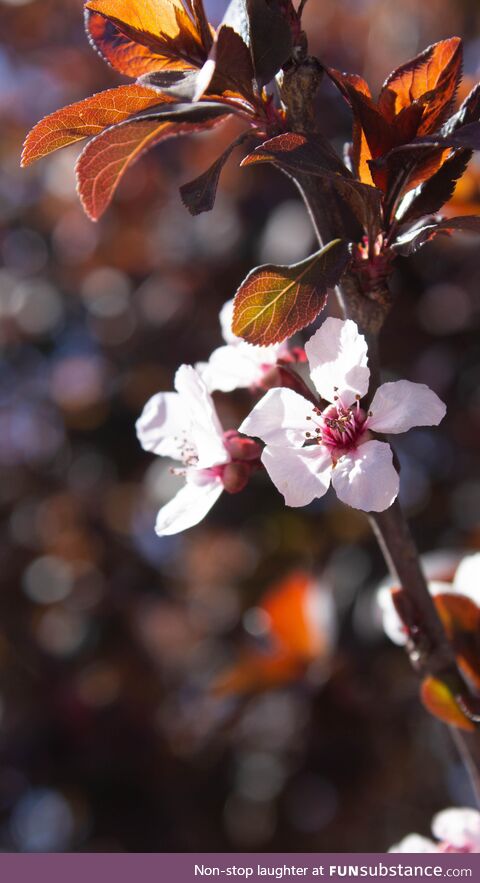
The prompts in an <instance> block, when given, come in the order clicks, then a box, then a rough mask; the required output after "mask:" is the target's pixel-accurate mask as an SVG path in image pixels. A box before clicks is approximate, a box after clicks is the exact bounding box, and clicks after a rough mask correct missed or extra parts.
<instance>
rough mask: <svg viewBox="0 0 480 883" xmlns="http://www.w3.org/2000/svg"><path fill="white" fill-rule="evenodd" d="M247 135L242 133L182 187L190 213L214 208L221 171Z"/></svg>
mask: <svg viewBox="0 0 480 883" xmlns="http://www.w3.org/2000/svg"><path fill="white" fill-rule="evenodd" d="M247 137H248V133H243V134H242V135H240V136H239V137H238V138H236V139H235V141H232V143H231V144H229V145H228V147H227V149H226V150H224V151H223V153H222V154H221V156H219V157H218V159H217V160H215V162H214V163H212V165H211V166H210V168H208V169H207V170H206V172H204V173H203V174H202V175H199V177H198V178H195V179H194V180H193V181H189V182H188V184H183V185H182V187H180V195H181V197H182V202H183V204H184V205H185V207H186V208H188V210H189V212H190V214H192V215H199V214H201V213H202V212H209V211H210V210H211V209H212V208H213V206H214V205H215V197H216V194H217V186H218V180H219V178H220V174H221V171H222V169H223V167H224V165H225V163H226V162H227V160H228V158H229V156H230V154H231V153H232V151H233V150H234V149H235V147H238V146H239V145H240V144H241V143H242V141H244V140H245V138H247Z"/></svg>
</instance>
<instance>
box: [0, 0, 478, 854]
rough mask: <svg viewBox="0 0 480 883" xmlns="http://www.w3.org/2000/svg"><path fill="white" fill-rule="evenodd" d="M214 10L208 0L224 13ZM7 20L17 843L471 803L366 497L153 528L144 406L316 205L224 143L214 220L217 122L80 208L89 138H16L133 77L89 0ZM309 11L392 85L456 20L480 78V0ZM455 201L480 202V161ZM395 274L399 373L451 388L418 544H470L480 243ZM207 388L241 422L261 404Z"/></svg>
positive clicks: (249, 840) (421, 465)
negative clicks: (381, 587) (184, 201)
mask: <svg viewBox="0 0 480 883" xmlns="http://www.w3.org/2000/svg"><path fill="white" fill-rule="evenodd" d="M225 5H226V4H225V3H224V2H223V0H207V8H208V12H209V18H210V20H211V21H212V22H218V20H219V19H220V18H221V16H222V14H223V11H224V8H225ZM0 16H1V28H0V34H1V38H0V113H1V116H2V140H1V146H0V151H1V169H0V253H1V262H2V267H1V269H0V345H1V350H2V353H1V362H0V506H1V516H2V521H1V545H0V580H1V582H2V587H1V593H0V849H2V850H6V851H42V850H46V851H64V850H67V851H68V850H74V851H79V850H87V851H112V852H114V851H131V852H136V851H139V852H142V851H143V852H149V851H151V852H163V851H167V852H174V851H190V852H194V851H230V850H262V851H275V850H282V851H292V852H295V851H308V850H311V851H317V850H318V851H329V850H330V851H345V852H348V851H355V850H357V851H369V850H380V851H382V850H386V849H387V848H388V846H389V845H390V844H392V843H393V842H395V841H396V840H398V839H400V838H401V837H402V836H404V835H405V834H407V833H409V832H410V831H412V830H415V831H419V832H421V833H423V834H427V833H428V830H429V820H430V817H431V815H432V813H433V812H435V811H437V810H439V809H442V808H444V807H445V806H448V805H452V804H470V803H471V802H472V798H471V794H470V790H469V786H468V782H467V781H466V779H465V776H464V773H463V771H462V767H461V765H460V764H459V761H458V758H457V756H456V754H455V751H454V750H453V747H452V746H451V745H450V742H449V737H448V733H447V732H446V730H444V729H443V728H442V726H441V724H439V723H437V722H436V721H434V720H433V719H432V718H429V717H428V716H427V714H426V713H425V712H424V711H423V710H422V709H421V707H420V706H419V703H418V700H417V692H416V691H417V684H416V681H415V678H414V676H413V674H412V672H411V670H410V667H409V664H408V661H407V660H406V658H405V656H404V654H403V652H402V651H401V650H400V649H398V648H397V647H394V646H393V645H390V644H389V643H388V641H387V639H386V638H385V637H384V635H383V632H382V628H381V623H380V619H379V614H378V611H377V609H376V605H375V602H374V592H375V586H376V585H377V583H378V581H379V580H380V579H381V578H382V577H383V576H384V573H385V569H384V565H383V562H382V560H381V557H380V554H379V552H378V550H377V548H376V546H375V543H374V542H373V540H372V538H371V536H370V533H369V528H368V525H367V522H366V519H365V518H364V517H363V516H362V514H361V513H357V512H355V511H353V510H351V509H347V508H344V507H342V506H341V505H339V504H338V503H337V500H336V497H335V496H333V495H332V496H331V495H330V494H329V495H328V496H327V497H326V499H324V500H322V501H320V502H318V503H317V504H313V505H312V506H310V507H308V508H306V509H304V510H293V509H286V508H284V506H283V504H282V501H281V498H280V496H279V494H278V493H277V492H276V490H275V489H274V488H273V486H272V485H271V484H269V483H267V481H266V479H265V478H264V477H263V476H262V475H260V474H259V475H257V476H256V477H255V479H254V481H253V482H251V484H250V485H249V487H248V489H247V490H245V491H244V492H243V493H242V494H239V495H237V496H234V497H228V496H227V495H226V494H225V495H223V497H222V499H221V501H220V503H219V504H218V505H217V506H216V507H215V508H214V510H213V511H212V513H211V515H210V516H209V518H208V519H207V521H205V522H204V523H203V524H202V525H201V526H199V527H198V528H195V529H193V530H191V531H188V532H186V533H185V534H182V535H180V536H176V537H169V538H163V539H159V538H158V537H156V536H155V534H154V531H153V526H154V520H155V514H156V511H157V509H158V508H159V505H160V504H161V503H163V502H164V501H166V500H167V499H169V498H170V496H171V495H172V493H173V490H174V487H176V484H175V480H174V479H173V478H172V477H171V475H170V474H169V471H168V467H169V464H168V463H166V462H164V461H163V460H161V459H158V458H153V457H151V456H150V455H148V454H146V453H144V452H143V451H142V450H141V448H140V446H139V444H138V442H137V440H136V436H135V431H134V422H135V419H136V418H137V416H138V415H139V413H140V412H141V410H142V407H143V405H144V403H145V402H146V400H147V399H148V397H149V396H150V395H152V394H153V393H154V392H156V391H158V390H162V389H163V390H164V389H170V388H171V384H172V378H173V374H174V372H175V369H176V367H177V366H178V365H179V364H180V363H181V362H188V363H191V362H195V361H196V360H199V359H205V358H206V357H208V355H209V353H210V352H211V350H212V349H213V348H214V347H215V346H218V345H219V344H220V343H221V337H220V329H219V325H218V311H219V309H220V307H221V306H222V304H223V303H224V301H225V300H227V299H229V298H230V297H231V296H232V294H233V292H234V291H235V288H236V287H237V285H238V284H239V282H240V281H241V280H242V279H243V277H244V275H245V274H246V273H247V271H248V270H250V269H251V267H252V266H254V265H255V264H258V263H262V262H266V261H279V260H280V261H282V262H288V261H294V260H300V259H301V258H303V257H304V256H306V255H307V254H308V253H309V251H310V250H311V249H312V247H313V246H314V239H313V235H312V230H311V228H310V224H309V222H308V219H307V217H306V214H305V211H304V209H303V206H302V204H301V203H300V202H299V200H298V197H297V195H296V193H295V191H294V189H293V187H292V185H291V184H290V182H289V181H288V180H287V179H286V178H283V177H282V176H281V175H280V173H278V172H276V171H275V170H274V169H270V168H267V167H261V168H260V169H249V170H241V169H239V168H238V163H237V162H235V159H234V160H233V161H231V162H230V163H229V165H228V166H227V168H226V170H225V172H224V174H223V176H222V181H221V185H220V188H219V196H218V200H217V205H216V207H215V209H214V211H213V212H212V213H211V214H208V215H202V216H200V217H198V218H196V219H193V218H191V217H190V216H189V214H188V213H187V212H186V210H184V208H183V207H182V205H181V202H180V199H179V196H178V186H179V185H180V184H181V183H184V182H185V181H187V180H190V179H191V178H193V177H194V176H195V175H196V174H199V173H200V172H201V171H203V170H204V169H205V168H206V167H207V166H208V165H209V163H210V162H211V161H212V160H213V159H214V158H215V156H217V155H218V154H219V153H220V151H221V149H222V147H223V146H226V144H227V143H228V140H229V136H230V135H231V132H228V131H226V130H225V131H222V130H219V131H217V132H215V133H213V134H210V135H208V134H207V135H202V136H199V137H196V138H195V139H190V140H187V139H184V140H179V141H176V142H169V143H166V144H165V145H163V146H162V147H160V148H158V149H156V150H155V151H153V152H151V153H149V154H148V155H147V156H145V157H144V158H143V159H142V160H141V161H140V162H139V163H138V164H137V165H136V166H135V168H134V170H133V171H131V172H130V173H129V174H128V175H127V177H126V178H125V180H124V182H123V184H122V186H121V188H120V190H119V192H118V195H117V197H116V198H115V201H114V204H113V205H112V207H111V208H110V209H109V211H108V212H107V214H106V216H105V217H104V218H103V219H102V220H101V222H100V223H98V224H93V223H91V222H90V221H89V220H88V219H87V218H86V217H85V215H84V214H83V213H82V210H81V208H80V205H79V202H78V199H77V197H76V194H75V184H74V163H75V159H76V156H77V154H78V152H79V148H77V147H75V148H73V149H67V150H64V151H60V152H58V153H57V154H55V155H53V156H52V157H51V158H49V159H47V160H44V161H42V162H41V163H39V164H37V165H35V166H33V167H32V168H29V169H27V170H24V171H21V170H20V168H19V156H20V150H21V143H22V140H23V138H24V136H25V133H26V132H27V130H28V129H29V128H30V127H31V126H32V125H33V124H34V123H35V122H36V121H37V120H39V119H40V118H41V117H42V116H43V115H45V114H47V113H49V112H51V111H53V110H55V109H56V108H58V107H59V106H61V105H64V104H68V103H70V102H72V101H76V100H78V99H80V98H83V97H86V96H87V95H90V94H91V93H93V92H97V91H99V90H101V89H103V88H106V87H109V86H114V85H117V84H119V83H120V82H123V81H122V80H121V78H120V77H119V76H117V75H115V73H114V72H113V71H111V70H109V69H108V68H107V66H106V65H105V64H104V63H103V62H102V61H101V60H100V59H99V58H98V57H97V56H96V55H95V53H94V52H93V51H92V50H91V48H90V47H89V45H88V42H87V40H86V37H85V35H84V31H83V24H82V3H81V0H0ZM305 25H306V28H307V31H308V34H309V37H310V44H311V49H312V51H314V52H316V53H318V54H320V56H321V57H322V59H324V60H325V61H327V62H328V63H329V64H333V65H334V66H336V67H339V68H343V69H346V70H349V71H356V72H358V73H361V74H363V75H364V76H366V77H367V79H368V80H369V81H370V83H371V85H372V86H373V87H375V88H376V87H378V86H379V85H380V84H381V82H382V80H383V79H384V77H385V76H386V75H387V74H388V73H389V71H390V70H391V69H392V67H394V66H395V65H397V64H399V63H401V62H403V61H405V60H406V59H408V58H410V57H412V56H413V55H415V54H416V53H417V52H418V51H420V50H421V49H423V48H424V47H425V46H426V45H427V44H429V43H431V42H433V41H435V40H438V39H440V38H443V37H447V36H451V35H453V34H459V35H461V36H463V37H464V38H465V42H466V45H465V74H466V83H467V85H468V86H471V85H472V84H474V83H475V82H476V81H477V79H479V78H480V9H479V6H478V2H477V0H430V2H429V3H423V4H420V3H418V0H403V2H402V3H398V2H395V0H309V3H308V4H307V9H306V14H305ZM321 108H322V110H321V112H322V114H324V119H325V131H326V132H327V133H328V134H329V135H330V136H331V137H332V138H334V140H335V143H336V145H337V146H338V148H339V150H341V147H342V142H343V141H344V140H346V139H347V138H348V137H349V124H350V121H349V115H348V110H347V108H346V106H345V105H344V104H343V103H342V101H341V99H340V98H339V97H338V96H337V95H336V94H335V93H334V92H333V91H331V90H330V89H329V88H328V87H327V86H326V87H325V90H324V93H323V95H322V105H321ZM236 157H237V159H239V157H238V154H236ZM454 198H455V202H456V213H457V214H462V213H466V212H477V211H478V209H479V208H480V167H479V166H478V165H475V164H472V166H471V168H470V171H469V173H468V175H467V177H466V179H465V181H464V182H463V183H462V185H461V189H459V190H458V192H457V193H456V195H455V197H454ZM393 284H394V289H395V292H396V294H397V295H398V298H397V303H396V306H395V308H394V310H393V312H392V314H391V317H390V319H389V321H388V325H387V327H386V329H385V334H384V337H383V341H382V346H383V353H384V366H385V373H386V376H388V377H391V378H395V377H397V376H399V377H408V378H409V379H411V380H416V381H421V382H425V383H428V384H429V385H431V386H432V387H433V388H434V389H435V390H436V392H437V393H438V394H439V395H440V396H441V397H442V398H443V399H444V400H445V401H446V402H447V404H448V416H447V418H446V420H445V421H444V423H443V424H442V428H441V430H440V431H429V430H426V431H422V430H418V431H413V432H410V433H409V434H408V436H406V437H405V438H400V439H399V441H398V445H397V452H398V455H399V458H400V461H401V467H402V502H403V504H404V506H405V507H406V509H407V511H408V514H409V516H410V518H411V522H412V527H413V530H414V532H415V535H416V538H417V540H418V543H419V546H420V548H421V550H422V552H427V551H430V550H434V549H436V550H457V551H458V550H475V549H478V548H480V454H479V444H478V441H479V434H480V392H479V390H480V343H479V340H480V338H479V333H478V329H479V323H480V264H479V261H478V243H477V242H476V241H475V240H473V241H472V240H470V239H467V238H464V239H461V238H460V237H458V238H455V239H451V240H447V239H439V240H438V241H437V243H435V244H432V245H430V246H428V247H427V248H425V250H423V251H422V252H421V253H420V254H419V255H417V256H416V257H415V258H414V259H410V260H409V261H406V260H404V261H401V262H399V263H398V265H397V269H396V273H395V278H394V283H393ZM330 309H331V310H333V311H334V310H335V304H334V303H333V300H332V303H331V306H330ZM217 404H218V407H219V411H220V414H221V416H222V421H223V423H224V426H225V428H226V429H227V428H230V427H236V426H237V425H238V422H239V421H240V420H241V419H242V417H243V415H244V414H245V413H246V412H247V410H248V409H249V407H250V399H249V396H248V395H247V394H246V393H245V392H241V393H238V394H233V395H230V396H221V395H220V396H218V397H217ZM285 577H287V580H286V582H285ZM312 602H313V603H312ZM268 623H270V627H271V632H273V634H272V633H271V634H270V635H268V634H267V632H268ZM282 648H283V649H282ZM286 648H287V649H286Z"/></svg>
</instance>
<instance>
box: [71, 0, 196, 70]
mask: <svg viewBox="0 0 480 883" xmlns="http://www.w3.org/2000/svg"><path fill="white" fill-rule="evenodd" d="M85 30H86V32H87V37H88V39H89V42H90V45H91V46H92V47H93V49H95V51H96V52H98V54H99V55H100V57H101V58H103V60H104V61H106V62H107V64H109V65H110V66H111V67H113V68H114V69H115V70H116V71H118V72H119V73H121V74H124V75H125V76H127V77H133V78H137V77H140V76H142V75H143V74H146V73H148V72H152V71H159V70H163V69H165V68H167V69H168V70H172V71H173V70H180V71H182V70H192V69H196V68H197V67H198V66H199V65H198V64H195V65H193V64H192V63H190V62H187V61H184V60H182V59H178V58H177V59H175V60H174V59H172V58H171V57H169V56H166V55H165V52H164V49H165V47H164V46H162V47H161V48H160V46H158V45H157V46H156V47H155V49H153V48H152V46H151V45H150V46H144V45H142V44H141V43H139V42H138V41H137V40H135V39H133V37H132V36H127V35H126V34H125V33H123V32H122V30H121V29H120V28H119V27H118V26H117V25H116V24H114V22H113V21H110V19H108V18H105V17H104V16H103V15H99V14H98V13H96V12H92V11H91V10H90V9H85Z"/></svg>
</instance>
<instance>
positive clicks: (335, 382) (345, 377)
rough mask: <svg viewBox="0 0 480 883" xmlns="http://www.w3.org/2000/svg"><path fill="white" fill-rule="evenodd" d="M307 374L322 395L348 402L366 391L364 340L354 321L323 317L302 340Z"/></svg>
mask: <svg viewBox="0 0 480 883" xmlns="http://www.w3.org/2000/svg"><path fill="white" fill-rule="evenodd" d="M305 352H306V354H307V359H308V361H309V363H310V375H311V378H312V380H313V382H314V384H315V386H316V388H317V390H318V392H319V393H320V395H321V397H322V398H323V399H326V400H327V401H328V402H333V401H335V397H336V396H339V397H340V399H341V401H342V404H344V405H346V406H348V405H351V404H352V402H354V401H355V397H356V396H357V395H358V396H360V398H362V397H363V396H364V395H365V394H366V393H367V391H368V382H369V380H370V371H369V368H368V364H367V363H368V358H367V342H366V340H365V338H364V336H363V334H360V333H359V331H358V328H357V325H356V324H355V322H352V320H351V319H347V320H346V321H345V322H344V321H343V320H342V319H333V318H329V319H326V320H325V322H324V323H323V325H322V326H321V327H320V328H319V329H318V331H316V332H315V334H314V335H313V337H311V338H310V340H309V341H307V343H306V344H305Z"/></svg>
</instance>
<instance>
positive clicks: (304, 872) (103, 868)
mask: <svg viewBox="0 0 480 883" xmlns="http://www.w3.org/2000/svg"><path fill="white" fill-rule="evenodd" d="M0 875H1V879H2V881H5V883H33V881H35V883H85V881H86V880H88V883H94V881H97V880H101V881H102V883H104V881H108V880H114V881H115V883H144V881H145V883H151V881H155V883H202V881H203V883H205V881H211V880H229V881H231V883H237V881H238V880H240V881H243V880H248V881H250V883H268V881H269V880H282V881H284V880H287V881H290V880H295V881H296V880H299V879H300V880H306V881H308V883H315V881H323V883H338V881H340V880H364V881H367V883H368V881H370V880H372V881H378V880H387V881H388V880H398V879H404V878H407V879H413V880H435V879H441V878H448V879H452V878H453V879H462V880H463V879H466V880H472V881H475V883H476V881H479V880H480V854H478V855H477V854H474V855H472V854H461V855H459V854H455V855H453V854H449V855H439V854H437V853H432V854H428V855H407V854H396V855H394V854H392V855H386V854H381V853H378V854H373V853H261V852H260V853H35V854H33V853H23V854H20V853H1V854H0Z"/></svg>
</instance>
